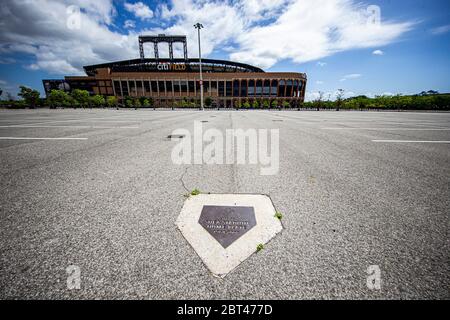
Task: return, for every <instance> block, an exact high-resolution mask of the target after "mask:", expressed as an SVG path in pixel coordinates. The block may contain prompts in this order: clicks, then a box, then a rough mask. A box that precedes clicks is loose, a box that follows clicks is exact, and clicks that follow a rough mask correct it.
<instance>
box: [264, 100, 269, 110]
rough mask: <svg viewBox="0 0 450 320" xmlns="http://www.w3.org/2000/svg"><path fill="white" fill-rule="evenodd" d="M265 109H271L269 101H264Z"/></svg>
mask: <svg viewBox="0 0 450 320" xmlns="http://www.w3.org/2000/svg"><path fill="white" fill-rule="evenodd" d="M263 108H264V109H269V108H270V102H269V100H264V101H263Z"/></svg>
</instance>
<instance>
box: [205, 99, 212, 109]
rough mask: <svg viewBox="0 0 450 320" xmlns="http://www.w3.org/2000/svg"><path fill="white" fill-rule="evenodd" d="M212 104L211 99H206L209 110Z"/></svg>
mask: <svg viewBox="0 0 450 320" xmlns="http://www.w3.org/2000/svg"><path fill="white" fill-rule="evenodd" d="M211 104H212V99H211V97H206V98H205V106H206V107H208V108H209V107H211Z"/></svg>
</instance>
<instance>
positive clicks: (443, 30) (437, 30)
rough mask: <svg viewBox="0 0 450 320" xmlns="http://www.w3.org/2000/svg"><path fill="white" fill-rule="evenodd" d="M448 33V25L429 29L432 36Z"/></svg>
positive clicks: (449, 27) (449, 25)
mask: <svg viewBox="0 0 450 320" xmlns="http://www.w3.org/2000/svg"><path fill="white" fill-rule="evenodd" d="M449 31H450V24H447V25H445V26H440V27H437V28H434V29H431V33H432V34H434V35H440V34H444V33H447V32H449Z"/></svg>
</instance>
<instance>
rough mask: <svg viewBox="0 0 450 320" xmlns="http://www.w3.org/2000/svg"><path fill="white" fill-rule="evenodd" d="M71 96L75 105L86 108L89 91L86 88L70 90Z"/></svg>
mask: <svg viewBox="0 0 450 320" xmlns="http://www.w3.org/2000/svg"><path fill="white" fill-rule="evenodd" d="M71 95H72V98H73V99H74V101H76V105H78V106H81V107H82V108H86V107H87V106H88V105H89V92H88V91H87V90H80V89H75V90H73V91H72V94H71Z"/></svg>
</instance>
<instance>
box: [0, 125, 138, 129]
mask: <svg viewBox="0 0 450 320" xmlns="http://www.w3.org/2000/svg"><path fill="white" fill-rule="evenodd" d="M0 128H78V129H139V127H126V126H125V127H113V126H44V125H16V124H13V125H9V126H0Z"/></svg>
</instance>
